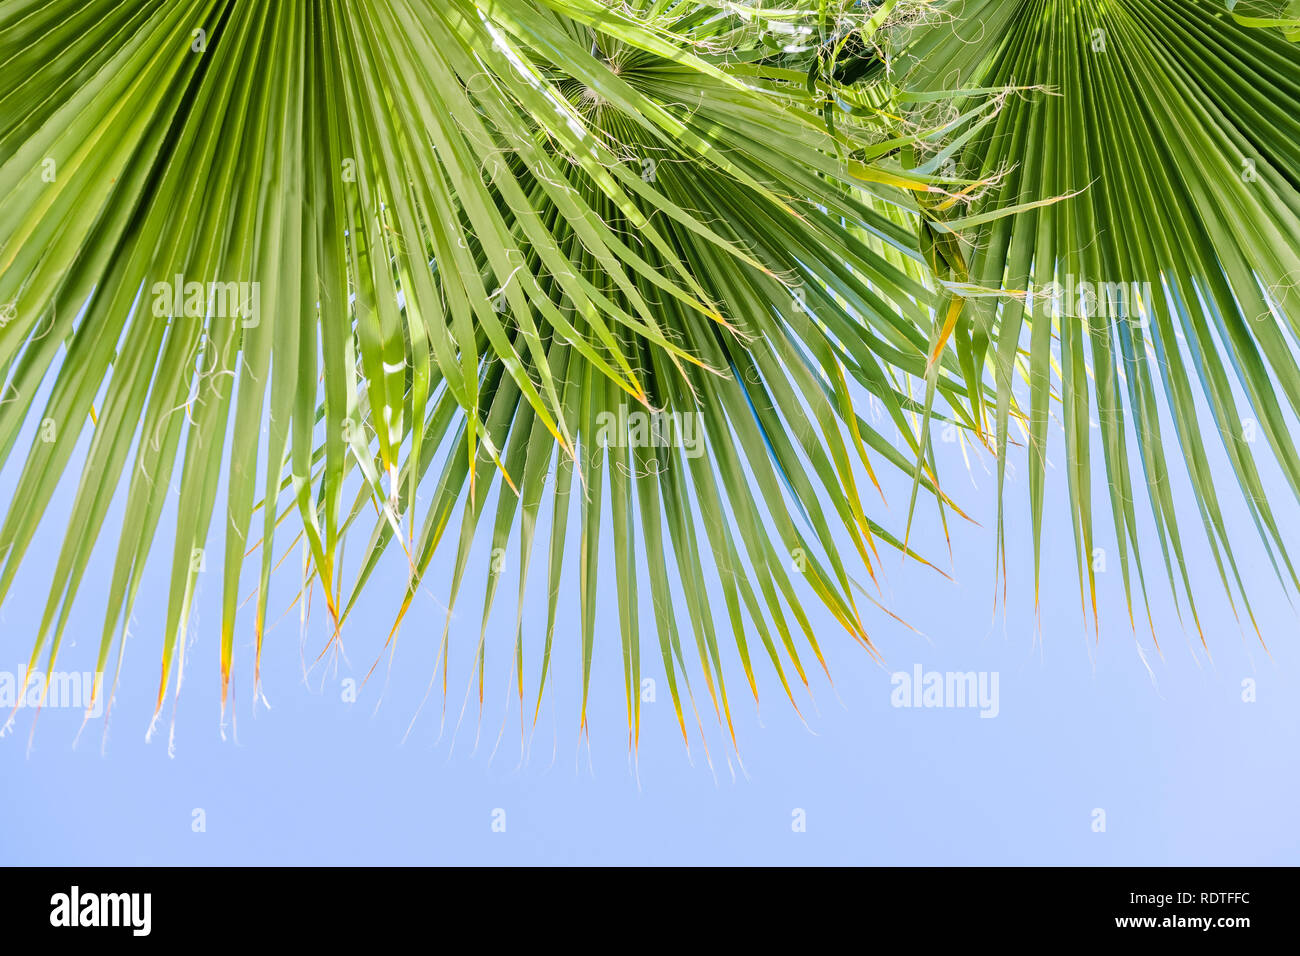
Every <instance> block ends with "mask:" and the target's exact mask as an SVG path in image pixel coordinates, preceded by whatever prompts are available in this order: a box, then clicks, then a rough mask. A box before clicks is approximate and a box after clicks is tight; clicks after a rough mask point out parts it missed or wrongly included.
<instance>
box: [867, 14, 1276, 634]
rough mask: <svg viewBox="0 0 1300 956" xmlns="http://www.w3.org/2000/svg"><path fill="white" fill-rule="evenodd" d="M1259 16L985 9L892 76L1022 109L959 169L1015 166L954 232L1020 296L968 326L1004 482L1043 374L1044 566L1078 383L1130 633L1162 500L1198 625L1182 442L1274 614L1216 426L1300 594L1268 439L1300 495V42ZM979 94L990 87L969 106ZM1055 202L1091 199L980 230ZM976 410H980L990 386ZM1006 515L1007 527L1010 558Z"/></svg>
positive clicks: (1166, 531)
mask: <svg viewBox="0 0 1300 956" xmlns="http://www.w3.org/2000/svg"><path fill="white" fill-rule="evenodd" d="M1245 6H1246V4H1244V3H1243V4H1238V5H1237V6H1236V8H1235V9H1234V16H1229V15H1228V14H1227V13H1226V11H1225V10H1224V8H1223V6H1222V5H1220V4H1218V3H1216V2H1211V0H1105V2H1101V3H1095V2H1084V0H1078V2H1075V0H1068V2H1062V0H1020V2H1012V3H1004V2H1000V0H998V2H994V0H963V2H956V3H951V4H944V5H943V6H942V9H941V10H940V11H938V15H936V16H934V17H932V18H930V19H929V20H927V21H926V22H923V23H920V24H918V25H915V26H913V27H911V28H909V29H908V30H907V31H906V32H905V33H904V34H896V35H895V36H894V37H893V41H894V44H895V46H894V47H893V49H894V50H895V51H897V52H898V58H897V60H896V61H895V62H894V63H893V66H894V68H895V69H896V70H897V71H898V72H900V73H905V74H906V75H907V78H906V80H905V81H904V83H905V85H906V86H907V88H908V89H909V90H910V91H911V98H912V99H913V100H914V101H915V103H916V106H915V108H914V111H913V114H912V115H913V116H914V117H916V118H918V119H919V118H921V117H923V116H925V115H927V113H928V112H931V111H933V110H935V109H950V110H955V109H957V108H959V107H967V106H969V105H970V103H971V102H984V101H986V100H987V98H988V97H990V96H992V97H995V98H998V99H1001V98H1003V97H1006V99H1005V103H1004V104H1003V108H1002V109H1001V110H1000V112H999V114H998V116H997V119H996V121H995V122H994V123H992V124H989V125H988V126H986V127H984V128H982V129H980V130H978V131H977V132H975V134H974V135H973V136H972V137H970V139H969V141H968V142H967V143H966V144H965V145H964V146H963V148H962V149H961V150H960V152H959V153H958V154H957V157H956V159H957V162H958V163H959V164H960V171H961V172H964V173H965V174H967V175H973V176H983V177H992V176H997V177H1000V185H999V186H997V187H996V188H992V189H990V190H989V191H988V192H987V193H986V195H985V197H984V198H983V199H982V200H981V201H980V202H979V203H978V204H977V205H976V207H975V209H973V210H972V214H971V215H968V216H965V217H964V218H958V219H956V220H954V221H953V222H952V223H951V224H952V225H955V226H958V227H964V228H965V229H966V230H967V238H968V239H969V240H970V247H969V248H970V250H971V251H970V276H971V281H972V282H973V283H974V284H975V285H977V286H982V287H987V288H992V289H1003V290H1020V291H1021V292H1022V294H1021V295H1019V296H1017V297H1014V298H1007V297H1001V298H992V297H984V298H978V299H974V300H972V301H971V305H970V308H969V309H968V311H967V312H966V314H965V315H963V317H962V321H961V325H962V326H964V332H962V334H966V335H969V336H971V337H972V341H973V342H974V343H975V346H976V349H977V351H978V352H979V353H980V361H981V364H984V363H985V362H987V365H988V366H990V367H991V369H992V374H993V377H994V381H995V383H996V388H997V402H996V406H995V408H994V409H993V418H994V429H993V430H994V433H995V434H996V435H997V442H998V445H997V448H998V460H999V467H1000V469H1002V470H1003V471H1004V469H1005V464H1006V453H1007V435H1008V428H1007V425H1008V418H1009V415H1010V414H1011V410H1012V408H1013V407H1014V406H1013V402H1014V401H1015V397H1014V396H1013V388H1014V387H1015V386H1016V384H1017V380H1018V379H1019V378H1021V377H1023V378H1024V379H1026V380H1027V382H1028V389H1027V405H1028V410H1029V425H1028V430H1029V469H1030V474H1029V481H1030V509H1031V517H1032V521H1033V529H1034V538H1035V542H1036V544H1035V549H1036V553H1035V574H1036V576H1037V574H1038V572H1039V558H1038V553H1037V551H1038V545H1037V542H1038V541H1039V540H1040V536H1041V527H1042V517H1043V493H1044V485H1045V482H1046V469H1045V457H1046V448H1047V440H1048V439H1047V436H1048V420H1049V408H1050V400H1051V397H1052V395H1051V390H1052V382H1053V380H1054V378H1058V379H1059V387H1060V407H1061V419H1062V424H1063V426H1064V434H1065V449H1066V469H1065V471H1066V475H1067V480H1068V482H1069V491H1070V500H1071V509H1072V515H1073V528H1074V536H1075V542H1076V552H1077V560H1078V563H1079V572H1080V578H1081V581H1083V582H1084V583H1085V584H1086V592H1085V598H1086V597H1087V595H1088V594H1092V595H1094V596H1093V597H1092V601H1091V605H1092V610H1093V613H1094V614H1095V612H1096V599H1095V586H1094V576H1093V571H1092V562H1091V555H1092V551H1093V547H1094V543H1095V537H1094V536H1095V531H1094V514H1093V508H1094V501H1093V492H1092V486H1091V462H1092V458H1093V457H1094V456H1095V455H1096V453H1097V451H1098V448H1097V446H1100V449H1099V450H1100V453H1101V456H1102V458H1103V460H1104V464H1105V470H1106V473H1107V475H1108V477H1109V482H1108V492H1109V509H1110V512H1111V515H1110V519H1111V523H1112V525H1113V530H1114V533H1115V536H1116V538H1117V544H1118V547H1119V555H1120V559H1121V569H1122V573H1123V577H1124V584H1125V588H1126V592H1127V593H1128V594H1129V596H1130V620H1132V595H1133V593H1134V591H1135V590H1136V591H1139V592H1140V593H1141V594H1142V600H1143V601H1144V603H1145V600H1146V597H1145V595H1146V578H1145V575H1144V572H1143V566H1142V563H1141V558H1140V555H1139V551H1138V547H1137V545H1138V534H1137V521H1136V512H1135V509H1136V506H1137V505H1136V503H1137V501H1138V500H1139V499H1140V498H1141V497H1145V498H1146V499H1147V501H1148V502H1149V505H1150V508H1151V512H1152V516H1153V519H1154V523H1155V527H1156V529H1157V532H1158V537H1159V540H1160V547H1161V551H1162V557H1163V560H1164V564H1165V567H1166V571H1167V574H1168V577H1169V578H1170V580H1171V584H1172V585H1173V586H1174V587H1175V588H1177V586H1178V584H1181V585H1182V586H1183V594H1184V596H1185V598H1186V600H1187V601H1188V602H1189V605H1190V608H1191V612H1192V615H1193V617H1194V618H1195V617H1196V604H1195V600H1194V597H1193V594H1192V589H1191V586H1190V581H1189V577H1188V573H1187V567H1186V556H1185V552H1184V549H1183V545H1182V539H1181V537H1180V532H1179V524H1178V520H1177V519H1178V517H1179V516H1178V515H1176V514H1175V510H1174V506H1173V497H1172V494H1171V491H1170V484H1169V479H1170V476H1171V473H1172V472H1173V470H1174V469H1175V468H1176V467H1177V466H1176V465H1175V463H1174V462H1172V461H1170V460H1169V457H1168V453H1167V451H1166V449H1167V448H1174V447H1176V448H1178V449H1179V450H1180V451H1181V454H1182V459H1183V468H1184V469H1185V471H1186V474H1187V476H1188V478H1189V479H1190V484H1191V488H1192V491H1193V493H1194V496H1195V501H1196V503H1197V508H1198V512H1199V517H1200V519H1201V522H1202V525H1203V528H1204V530H1205V532H1206V534H1207V535H1208V537H1209V539H1210V541H1211V544H1212V545H1213V548H1214V552H1213V553H1214V556H1215V561H1216V565H1217V570H1218V573H1219V575H1220V577H1221V579H1222V581H1223V583H1224V586H1225V587H1226V588H1228V589H1229V591H1230V595H1231V593H1232V592H1240V594H1241V598H1240V599H1241V601H1242V602H1243V607H1244V609H1245V611H1246V614H1247V616H1249V617H1251V620H1252V622H1253V615H1251V614H1250V605H1249V601H1248V599H1247V598H1246V597H1245V593H1244V588H1243V574H1242V570H1241V568H1240V567H1239V566H1238V563H1237V562H1236V560H1235V559H1234V558H1233V554H1232V551H1231V548H1230V546H1229V529H1228V527H1227V525H1226V522H1225V519H1224V517H1223V512H1222V510H1221V507H1220V496H1221V495H1222V493H1223V491H1224V489H1223V488H1221V487H1217V488H1216V487H1215V484H1214V481H1213V478H1212V475H1211V468H1210V457H1209V455H1210V449H1209V448H1207V444H1208V442H1209V441H1210V440H1211V439H1210V437H1209V436H1207V435H1206V434H1205V433H1204V430H1205V429H1206V428H1207V427H1208V428H1212V429H1213V431H1214V432H1215V433H1217V437H1218V439H1219V442H1220V444H1221V445H1222V447H1223V450H1224V451H1225V452H1226V455H1227V458H1228V461H1229V463H1230V465H1231V469H1232V473H1234V474H1235V475H1236V477H1237V480H1238V482H1239V485H1240V491H1241V492H1242V494H1243V495H1244V497H1245V499H1246V503H1247V504H1248V506H1249V508H1250V513H1251V515H1252V516H1253V518H1254V521H1255V524H1256V526H1257V528H1258V530H1259V532H1260V534H1261V535H1262V536H1263V538H1264V541H1265V542H1266V545H1267V547H1268V549H1269V557H1270V560H1271V562H1272V566H1273V569H1274V571H1275V572H1276V574H1277V576H1278V577H1279V579H1280V580H1282V581H1283V582H1284V584H1285V585H1295V584H1296V580H1297V579H1296V573H1295V569H1294V567H1293V564H1292V560H1291V558H1290V557H1289V555H1288V553H1287V549H1286V540H1285V539H1286V537H1287V535H1286V534H1285V533H1284V529H1283V528H1282V527H1281V526H1280V524H1279V521H1278V518H1277V516H1276V514H1275V512H1274V510H1273V507H1272V504H1271V503H1270V500H1269V496H1268V495H1267V493H1266V491H1265V488H1264V486H1263V482H1262V481H1261V478H1260V474H1259V471H1258V468H1257V465H1256V461H1255V455H1254V448H1253V447H1252V441H1253V439H1254V437H1255V435H1256V434H1258V435H1260V436H1263V438H1264V439H1266V441H1267V444H1268V447H1269V449H1270V451H1271V453H1272V455H1273V456H1274V458H1275V459H1276V461H1277V463H1278V465H1279V466H1280V467H1281V470H1282V473H1283V474H1284V476H1285V479H1286V481H1287V482H1288V483H1289V485H1290V487H1291V490H1292V491H1293V492H1296V491H1300V458H1298V457H1297V453H1296V447H1295V442H1294V439H1293V431H1292V429H1291V427H1290V425H1289V424H1288V423H1289V422H1291V421H1293V420H1294V418H1293V416H1294V414H1295V412H1296V411H1297V410H1298V409H1300V369H1298V368H1297V365H1296V358H1295V338H1294V336H1295V334H1296V331H1297V321H1300V298H1298V297H1297V292H1296V291H1295V285H1296V279H1297V277H1300V243H1298V242H1297V237H1300V192H1298V191H1297V190H1298V188H1300V71H1298V70H1297V69H1296V67H1297V63H1298V61H1297V55H1298V54H1297V51H1296V47H1295V46H1294V45H1291V44H1289V43H1287V42H1286V39H1285V38H1284V37H1283V35H1282V34H1281V33H1280V32H1278V31H1276V30H1272V29H1268V30H1261V29H1254V28H1253V27H1254V26H1257V25H1258V24H1247V23H1246V22H1245V21H1243V19H1242V16H1240V14H1242V13H1243V8H1244V7H1245ZM1292 12H1294V11H1292ZM1012 85H1017V86H1019V87H1022V88H1024V87H1033V88H1035V89H1036V90H1037V92H1030V93H1024V92H1022V93H1017V94H1012V95H1010V96H1009V97H1008V96H1007V94H1006V93H1004V92H1002V90H1003V89H1004V88H1006V87H1009V86H1012ZM962 88H967V89H978V90H979V92H976V93H974V94H973V95H970V96H955V98H954V94H955V92H956V91H958V90H960V89H962ZM945 91H947V92H945ZM1054 196H1056V197H1065V196H1068V197H1070V198H1068V199H1065V200H1064V201H1062V202H1059V203H1055V204H1052V205H1049V206H1045V207H1041V208H1032V209H1026V211H1024V212H1021V213H1019V214H1018V215H1016V216H1014V217H1009V218H1008V217H1004V218H1000V219H998V220H996V221H992V222H987V223H986V222H982V221H981V219H980V211H981V210H983V209H990V210H1000V211H1003V212H1005V211H1006V210H1007V209H1008V208H1012V207H1015V206H1017V205H1021V204H1027V203H1031V202H1034V201H1037V200H1041V199H1043V198H1045V197H1054ZM972 227H974V228H972ZM1067 277H1073V278H1074V280H1075V285H1074V288H1075V289H1076V290H1077V289H1080V288H1081V286H1080V285H1079V284H1078V283H1079V282H1082V281H1088V282H1091V283H1094V285H1093V287H1092V289H1093V292H1094V293H1097V295H1096V296H1095V297H1094V299H1093V301H1092V306H1091V307H1089V299H1088V294H1087V290H1086V288H1085V290H1084V292H1082V293H1081V294H1079V295H1078V296H1077V299H1076V297H1075V296H1074V295H1072V294H1071V293H1069V292H1064V291H1063V290H1058V289H1053V288H1052V283H1057V284H1058V285H1060V286H1065V285H1067ZM1102 284H1106V285H1102ZM1120 284H1123V286H1122V288H1121V286H1120ZM1133 284H1137V285H1136V286H1134V285H1133ZM1144 284H1145V285H1144ZM1121 291H1128V292H1132V293H1134V294H1132V295H1127V296H1125V297H1124V298H1125V299H1126V300H1127V309H1125V307H1124V303H1123V302H1121V301H1118V300H1119V298H1120V297H1119V295H1118V293H1119V292H1121ZM1023 293H1027V294H1023ZM1054 293H1059V294H1054ZM1111 300H1114V301H1111ZM1076 302H1077V305H1076ZM1107 304H1109V305H1111V308H1109V309H1106V308H1102V307H1101V306H1104V305H1107ZM1072 306H1073V307H1072ZM1115 306H1118V308H1115ZM959 331H962V330H959ZM1054 368H1059V376H1057V375H1054V372H1053V369H1054ZM1015 394H1016V395H1020V394H1023V393H1018V392H1017V393H1015ZM971 397H972V399H974V400H975V401H976V403H978V402H979V400H980V393H979V392H978V391H972V392H971ZM1162 412H1163V413H1167V414H1168V415H1169V416H1170V418H1171V419H1172V422H1173V426H1174V429H1175V432H1174V435H1173V436H1170V435H1169V434H1168V430H1167V428H1166V426H1165V423H1164V422H1162V420H1161V419H1162ZM1094 422H1095V424H1094ZM1094 428H1096V431H1094V430H1093V429H1094ZM999 485H1000V487H999V495H1000V496H1001V482H1000V483H999ZM1142 485H1145V486H1146V489H1145V493H1144V492H1143V491H1141V490H1140V487H1141V486H1142ZM1000 515H1001V506H1000ZM1001 525H1002V519H1001V516H999V547H1001V542H1002V534H1001ZM1234 607H1235V605H1234ZM1197 626H1198V629H1199V621H1198V622H1197Z"/></svg>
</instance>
